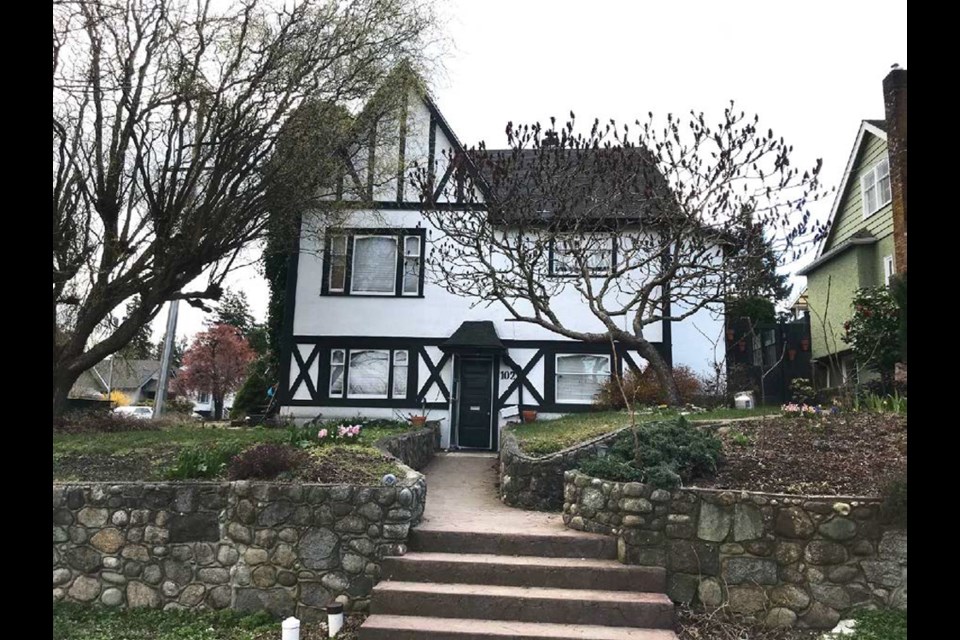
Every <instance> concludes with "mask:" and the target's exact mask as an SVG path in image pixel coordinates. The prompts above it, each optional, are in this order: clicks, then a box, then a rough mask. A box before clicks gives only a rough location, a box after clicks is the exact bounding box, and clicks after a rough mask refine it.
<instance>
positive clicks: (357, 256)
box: [351, 236, 397, 294]
mask: <svg viewBox="0 0 960 640" xmlns="http://www.w3.org/2000/svg"><path fill="white" fill-rule="evenodd" d="M396 279H397V239H396V238H395V237H393V236H357V237H356V238H355V239H354V242H353V274H352V286H351V291H352V292H353V293H384V294H392V293H394V290H395V289H396Z"/></svg>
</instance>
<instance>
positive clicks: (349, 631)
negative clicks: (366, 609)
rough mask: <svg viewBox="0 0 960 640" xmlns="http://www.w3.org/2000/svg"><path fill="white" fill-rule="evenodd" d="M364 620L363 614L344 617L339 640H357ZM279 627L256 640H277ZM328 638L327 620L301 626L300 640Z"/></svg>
mask: <svg viewBox="0 0 960 640" xmlns="http://www.w3.org/2000/svg"><path fill="white" fill-rule="evenodd" d="M364 620H366V616H365V615H362V614H357V615H349V614H348V615H345V616H343V628H342V629H340V632H339V633H337V640H357V638H358V637H359V633H360V632H359V629H360V625H361V624H363V621H364ZM279 627H280V625H277V629H274V630H271V631H269V632H267V633H263V634H260V635H257V636H255V637H254V640H277V638H278V637H279V635H280V632H279ZM328 637H329V634H328V633H327V623H326V621H325V620H323V621H319V622H303V623H301V624H300V640H327V638H328Z"/></svg>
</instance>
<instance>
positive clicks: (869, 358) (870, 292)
mask: <svg viewBox="0 0 960 640" xmlns="http://www.w3.org/2000/svg"><path fill="white" fill-rule="evenodd" d="M843 330H844V335H843V341H844V342H845V343H846V344H848V345H850V348H851V349H852V350H853V354H854V356H855V357H856V359H857V362H858V363H859V364H861V365H864V366H867V367H870V368H871V369H873V370H874V371H876V372H877V373H879V374H880V375H881V376H882V377H883V379H884V380H885V382H886V383H887V384H889V383H890V382H892V381H893V368H894V365H895V364H896V362H897V361H898V360H899V359H900V309H899V308H898V307H897V303H896V301H895V300H894V299H893V296H892V295H890V290H889V289H887V288H886V287H869V288H865V289H858V290H857V292H856V293H855V294H854V297H853V317H852V318H851V319H850V320H847V321H846V322H844V323H843Z"/></svg>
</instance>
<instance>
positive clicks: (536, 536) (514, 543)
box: [408, 529, 617, 560]
mask: <svg viewBox="0 0 960 640" xmlns="http://www.w3.org/2000/svg"><path fill="white" fill-rule="evenodd" d="M408 547H409V549H410V551H427V552H433V553H477V554H481V553H482V554H496V555H507V556H545V557H550V558H600V559H611V560H613V559H616V557H617V540H616V538H614V537H613V536H602V535H598V534H590V533H583V534H580V533H578V534H575V535H553V534H547V533H486V532H466V531H443V530H438V529H414V530H413V531H411V532H410V540H409V543H408Z"/></svg>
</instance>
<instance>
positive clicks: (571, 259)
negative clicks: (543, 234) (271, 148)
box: [550, 234, 613, 275]
mask: <svg viewBox="0 0 960 640" xmlns="http://www.w3.org/2000/svg"><path fill="white" fill-rule="evenodd" d="M551 247H552V251H551V253H550V273H551V274H553V275H577V274H579V273H580V266H579V263H578V259H580V260H583V261H584V262H585V263H586V267H587V271H588V272H590V273H595V274H597V275H603V274H606V273H609V272H610V270H611V269H612V268H613V238H612V237H594V238H584V237H581V236H578V235H572V234H571V235H558V236H557V237H556V238H554V239H553V241H552V245H551Z"/></svg>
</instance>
